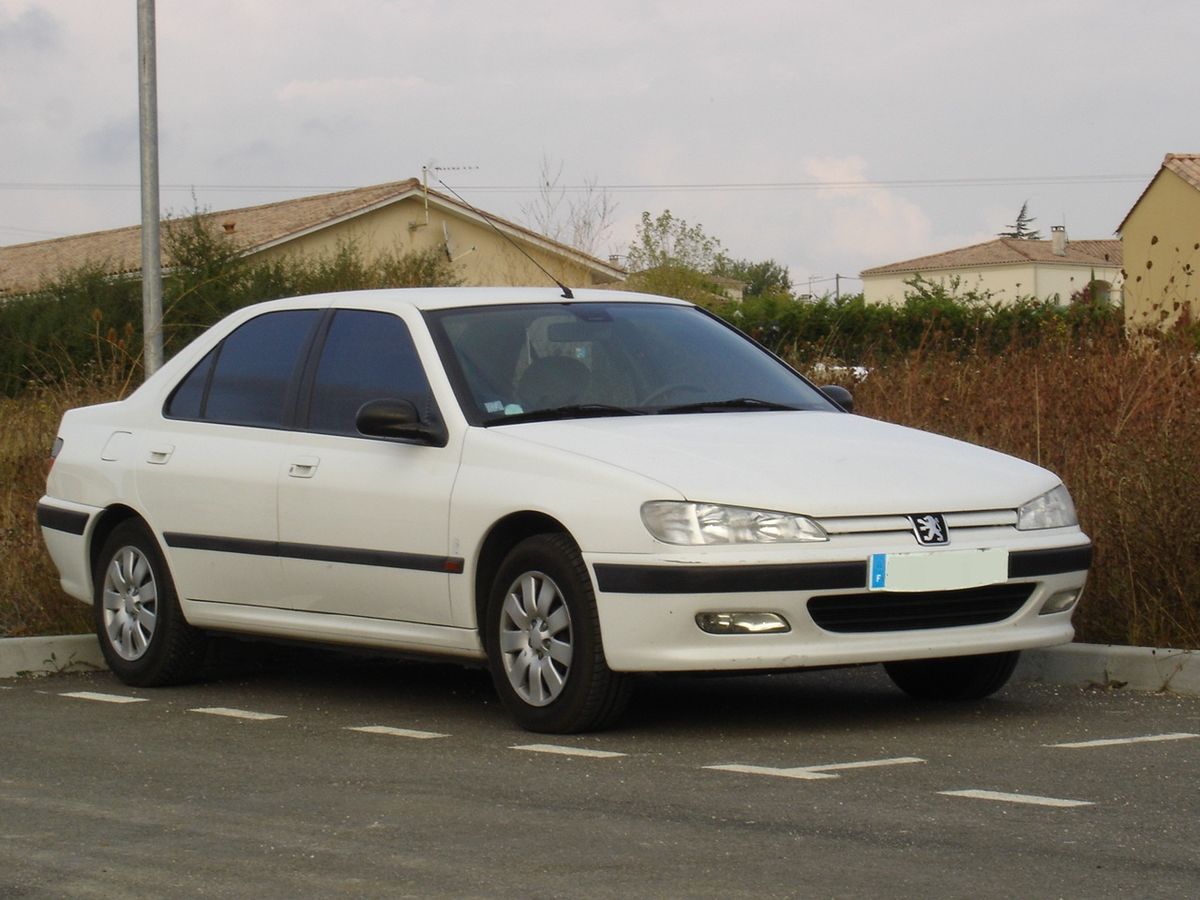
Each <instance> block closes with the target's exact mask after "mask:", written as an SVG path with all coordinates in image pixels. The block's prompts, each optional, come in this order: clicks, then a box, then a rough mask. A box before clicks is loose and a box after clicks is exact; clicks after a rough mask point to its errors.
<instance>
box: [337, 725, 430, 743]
mask: <svg viewBox="0 0 1200 900" xmlns="http://www.w3.org/2000/svg"><path fill="white" fill-rule="evenodd" d="M346 730H347V731H361V732H362V733H363V734H390V735H392V736H393V737H406V738H416V739H417V740H419V741H427V740H431V739H432V738H444V737H450V735H448V734H441V733H440V732H437V731H416V730H414V729H412V728H393V727H392V726H390V725H356V726H352V727H348V728H347V729H346Z"/></svg>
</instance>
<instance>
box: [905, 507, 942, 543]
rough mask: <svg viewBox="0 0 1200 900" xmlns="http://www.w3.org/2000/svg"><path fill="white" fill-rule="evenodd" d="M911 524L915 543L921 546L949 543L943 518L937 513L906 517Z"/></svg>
mask: <svg viewBox="0 0 1200 900" xmlns="http://www.w3.org/2000/svg"><path fill="white" fill-rule="evenodd" d="M908 521H910V522H912V526H913V534H914V535H916V537H917V543H918V544H923V545H926V546H928V545H931V544H948V543H950V531H949V530H948V529H947V528H946V518H945V516H942V515H939V514H938V513H921V514H918V515H912V516H909V517H908Z"/></svg>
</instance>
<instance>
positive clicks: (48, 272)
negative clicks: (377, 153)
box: [0, 178, 619, 296]
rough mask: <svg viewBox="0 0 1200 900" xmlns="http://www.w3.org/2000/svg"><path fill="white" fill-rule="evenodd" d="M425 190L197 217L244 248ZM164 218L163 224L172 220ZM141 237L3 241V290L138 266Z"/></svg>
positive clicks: (397, 186)
mask: <svg viewBox="0 0 1200 900" xmlns="http://www.w3.org/2000/svg"><path fill="white" fill-rule="evenodd" d="M421 192H422V188H421V182H420V181H418V180H417V179H415V178H410V179H408V180H407V181H394V182H389V183H387V184H377V185H372V186H370V187H364V188H355V189H353V190H347V191H337V192H336V193H332V194H318V195H315V196H312V197H299V198H297V199H294V200H280V201H277V202H275V203H265V204H262V205H259V206H247V207H244V208H241V209H229V210H222V211H220V212H212V213H205V214H203V215H202V216H201V217H200V218H201V221H202V222H204V224H205V225H206V226H207V227H209V228H210V229H212V230H214V231H219V232H227V233H229V234H231V236H232V237H233V239H234V240H236V241H237V246H238V247H240V248H242V249H243V250H244V251H245V252H253V251H255V250H261V249H264V248H265V247H268V246H271V245H274V244H277V243H281V242H283V241H285V240H287V239H288V238H290V237H293V236H296V235H299V234H301V233H304V232H308V231H312V230H315V229H319V228H322V227H326V226H329V225H332V224H335V223H336V222H339V221H341V220H344V219H348V218H352V217H354V216H357V215H361V214H363V213H365V212H370V211H371V210H373V209H375V208H377V207H380V206H385V205H387V204H389V203H394V202H397V201H399V200H403V199H404V198H406V197H408V196H411V195H414V194H421ZM422 196H423V195H422ZM429 197H430V200H431V201H435V202H436V203H437V204H438V205H439V206H441V207H443V208H448V209H450V210H451V211H454V212H457V213H458V214H460V215H464V216H471V217H474V216H475V213H473V212H472V211H471V210H470V209H469V208H468V207H467V206H465V205H464V204H462V203H460V202H459V201H457V200H455V199H453V198H451V197H447V196H446V195H444V194H440V193H438V192H437V191H432V190H431V191H429ZM487 218H489V219H491V220H492V221H493V222H495V223H496V224H498V225H500V226H502V227H504V228H505V229H506V230H509V231H511V232H514V233H515V235H516V236H517V237H522V238H525V239H527V240H530V241H532V242H534V243H537V244H538V245H540V246H543V247H545V248H546V249H548V250H550V251H551V252H557V253H561V254H564V255H567V256H570V257H573V258H575V259H577V260H579V261H581V262H583V263H584V264H585V265H588V267H589V268H600V269H603V270H605V271H606V272H610V274H611V272H619V270H616V269H615V267H613V266H611V265H610V264H608V263H606V262H603V261H601V260H599V259H595V258H594V257H591V256H588V255H587V254H585V253H583V252H581V251H579V250H576V249H575V248H573V247H568V246H567V245H566V244H561V243H558V242H557V241H553V240H551V239H550V238H548V237H545V236H543V235H540V234H537V233H536V232H533V231H530V230H529V229H527V228H524V227H522V226H520V225H517V224H515V223H513V222H509V221H506V220H504V219H501V218H499V217H498V216H493V215H491V214H488V216H487ZM163 224H164V227H166V226H167V224H168V223H166V222H164V223H163ZM230 226H232V228H230ZM141 240H142V229H141V226H138V225H134V226H131V227H128V228H115V229H111V230H109V231H96V232H92V233H90V234H77V235H71V236H69V237H62V238H55V239H53V240H49V241H36V242H34V243H30V244H14V245H12V246H8V247H0V296H3V295H9V296H11V295H14V294H20V293H24V292H28V291H32V290H36V289H38V288H39V287H41V286H42V285H43V284H44V283H45V281H46V280H47V279H51V278H54V277H55V276H57V275H58V274H59V273H61V272H64V271H70V270H72V269H77V268H79V267H81V266H84V265H98V266H101V267H103V269H104V270H105V271H106V272H108V273H109V274H113V275H119V274H124V273H128V272H137V271H140V270H141V267H142V245H141ZM163 265H164V266H165V267H170V265H171V260H170V258H169V255H168V250H167V247H166V241H164V246H163Z"/></svg>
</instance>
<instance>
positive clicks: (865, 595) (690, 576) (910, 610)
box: [585, 530, 1091, 671]
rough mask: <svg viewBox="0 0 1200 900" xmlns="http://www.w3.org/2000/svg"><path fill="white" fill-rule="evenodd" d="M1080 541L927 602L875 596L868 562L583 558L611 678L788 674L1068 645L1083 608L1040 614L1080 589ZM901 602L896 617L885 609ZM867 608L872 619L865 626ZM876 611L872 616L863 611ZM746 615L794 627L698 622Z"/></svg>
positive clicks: (1030, 552)
mask: <svg viewBox="0 0 1200 900" xmlns="http://www.w3.org/2000/svg"><path fill="white" fill-rule="evenodd" d="M1073 538H1074V541H1075V542H1074V543H1071V544H1066V545H1064V544H1062V543H1061V536H1060V538H1059V541H1060V543H1058V544H1057V545H1054V544H1051V545H1046V542H1045V541H1038V540H1036V539H1034V540H1029V539H1026V540H1025V541H1023V542H1021V544H1018V545H1017V546H1015V547H1012V548H1009V559H1008V578H1007V580H1006V581H1002V582H999V583H998V585H999V586H998V587H997V586H992V588H993V589H991V590H989V588H979V589H975V590H964V591H929V592H925V593H924V594H922V595H919V596H918V595H916V594H913V593H893V592H888V591H879V592H868V590H867V588H868V586H867V579H868V564H867V562H866V558H865V557H860V558H858V559H850V560H847V559H825V560H816V561H807V560H806V561H803V562H799V561H791V562H782V561H776V560H774V559H771V558H769V557H766V556H764V557H763V558H761V559H759V560H757V561H753V562H751V561H742V562H739V563H730V562H728V561H722V562H721V564H716V565H704V564H698V563H697V561H696V559H695V558H694V557H693V559H692V560H690V561H684V560H678V559H670V558H663V559H658V560H653V561H651V560H646V559H645V558H644V557H642V558H633V557H629V556H615V555H605V554H586V553H585V559H586V560H587V562H588V564H589V569H590V570H591V571H592V573H593V575H594V587H595V589H596V602H597V608H598V611H599V616H600V627H601V633H602V636H603V639H604V650H605V656H606V658H607V660H608V664H609V666H610V667H612V668H613V669H615V670H617V671H732V670H754V669H788V668H805V667H814V666H836V665H856V664H860V663H875V662H890V661H893V660H904V659H922V658H931V657H943V656H962V655H970V654H979V653H995V652H1001V651H1007V650H1023V649H1028V648H1032V647H1046V646H1052V645H1055V644H1062V643H1067V642H1069V641H1070V640H1071V638H1072V637H1073V636H1074V629H1073V627H1072V625H1071V615H1072V613H1073V611H1074V608H1075V607H1074V605H1072V606H1071V607H1070V608H1068V609H1066V610H1064V611H1062V612H1056V613H1043V612H1042V607H1043V605H1044V604H1045V603H1046V601H1047V600H1049V599H1050V598H1052V597H1056V596H1059V595H1061V594H1062V592H1065V591H1081V590H1082V588H1083V585H1084V582H1085V580H1086V578H1087V569H1088V566H1089V565H1090V561H1091V544H1090V542H1088V541H1087V538H1086V537H1084V536H1083V535H1082V533H1081V532H1078V531H1077V530H1076V531H1075V532H1074V535H1073ZM998 595H1002V596H1000V597H999V600H998V599H997V597H998ZM816 598H820V599H818V600H816V602H815V603H814V605H813V606H812V607H811V608H810V601H813V600H814V599H816ZM1000 601H1002V602H1000ZM998 603H999V605H997V604H998ZM893 604H894V606H893V608H894V610H896V611H897V612H896V615H894V616H893V615H889V614H888V612H887V611H888V608H889V606H892V605H893ZM1004 604H1008V605H1007V606H1005V605H1004ZM831 607H833V608H836V610H835V613H834V614H833V615H830V613H829V609H830V608H831ZM858 607H861V608H862V609H863V613H862V615H861V616H858V617H857V618H856V611H857V608H858ZM868 607H870V608H872V609H873V610H874V612H872V613H868V612H866V610H867V608H868ZM814 610H815V611H816V614H815V618H814ZM881 611H882V614H881ZM742 612H744V613H770V614H774V615H776V616H780V617H782V618H783V619H784V620H786V622H787V623H788V625H789V626H790V630H789V631H787V632H784V633H775V634H711V633H708V632H706V631H704V630H702V629H701V627H700V626H699V625H698V624H697V621H696V617H697V615H699V614H702V613H742ZM817 620H820V621H821V622H822V623H823V624H824V625H825V626H826V627H822V625H819V624H818V621H817ZM946 622H949V623H951V624H948V625H947V624H943V623H946Z"/></svg>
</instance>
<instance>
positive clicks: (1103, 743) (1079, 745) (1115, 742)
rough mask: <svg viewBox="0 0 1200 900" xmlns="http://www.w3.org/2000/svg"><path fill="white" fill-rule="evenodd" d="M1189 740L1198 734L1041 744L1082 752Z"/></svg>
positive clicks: (1155, 735)
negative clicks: (1092, 749)
mask: <svg viewBox="0 0 1200 900" xmlns="http://www.w3.org/2000/svg"><path fill="white" fill-rule="evenodd" d="M1189 738H1200V734H1189V733H1188V732H1185V731H1180V732H1176V733H1175V734H1144V735H1142V736H1141V737H1131V738H1102V739H1100V740H1096V741H1075V742H1074V743H1070V744H1043V745H1042V746H1043V747H1056V748H1059V749H1062V750H1083V749H1085V748H1088V747H1116V746H1119V745H1121V744H1151V743H1155V742H1156V741H1186V740H1188V739H1189Z"/></svg>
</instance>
